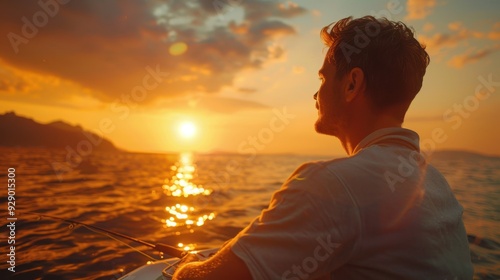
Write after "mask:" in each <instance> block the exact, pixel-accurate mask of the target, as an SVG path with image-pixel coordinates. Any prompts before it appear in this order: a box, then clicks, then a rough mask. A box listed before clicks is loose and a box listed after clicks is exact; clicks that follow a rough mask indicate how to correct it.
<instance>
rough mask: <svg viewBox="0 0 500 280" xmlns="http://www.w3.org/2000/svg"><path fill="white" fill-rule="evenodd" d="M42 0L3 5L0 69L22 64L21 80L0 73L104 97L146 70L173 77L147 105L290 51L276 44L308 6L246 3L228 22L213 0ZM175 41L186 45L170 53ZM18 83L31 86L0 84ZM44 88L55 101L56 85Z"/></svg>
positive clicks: (214, 86) (224, 80) (209, 89)
mask: <svg viewBox="0 0 500 280" xmlns="http://www.w3.org/2000/svg"><path fill="white" fill-rule="evenodd" d="M56 1H57V0H47V1H40V3H52V4H54V3H58V2H56ZM38 3H39V2H38V1H29V2H19V1H2V2H1V3H0V18H2V25H1V26H0V33H1V34H6V35H8V34H11V35H10V37H9V38H10V39H5V38H6V37H4V39H3V40H0V59H1V62H0V70H1V69H2V68H9V67H15V68H17V69H18V70H19V71H17V72H16V73H17V74H18V75H19V77H7V76H5V75H4V74H2V73H0V80H5V79H7V78H9V79H11V78H13V79H14V80H15V79H18V80H19V79H22V73H23V71H29V72H34V73H37V74H39V75H47V76H54V77H57V78H58V79H61V80H63V81H68V82H71V83H74V84H76V85H79V86H80V87H81V88H82V89H83V88H85V89H89V90H88V91H87V92H88V93H89V94H91V95H92V97H93V98H97V99H99V100H100V101H104V102H110V101H113V100H115V99H117V98H121V96H123V95H124V94H130V93H131V90H132V89H133V88H134V87H136V86H138V85H141V84H142V82H143V79H144V77H145V76H146V75H147V74H148V70H146V69H147V67H149V68H150V69H159V71H161V72H165V73H168V75H165V78H164V80H163V81H162V83H160V84H159V85H158V86H157V87H155V88H154V89H151V90H150V94H148V98H147V99H146V100H145V103H147V102H149V103H153V102H154V101H155V100H157V99H168V98H173V97H178V96H186V95H189V94H193V93H200V92H203V93H208V94H213V93H216V92H218V91H219V90H220V89H222V88H223V87H226V86H232V85H233V82H234V79H235V77H236V76H237V75H238V73H240V72H241V71H243V70H246V69H260V68H262V67H264V66H265V65H266V63H269V62H273V61H279V60H280V59H283V58H284V56H285V53H286V50H285V49H284V48H283V47H282V46H280V45H279V44H278V43H276V41H277V40H278V39H279V38H280V37H281V36H290V35H293V34H295V28H294V27H292V26H291V25H289V24H287V23H286V22H285V20H286V19H288V18H292V17H295V16H299V15H302V14H304V13H305V12H306V10H305V9H304V8H302V7H300V6H298V5H296V4H293V3H290V4H287V5H285V4H281V3H280V1H278V0H271V1H263V0H256V1H241V4H240V6H238V8H239V9H241V10H242V11H243V16H242V17H241V18H240V19H234V20H233V19H231V20H230V21H228V22H222V21H219V20H218V19H219V16H220V15H221V13H224V12H225V10H224V9H222V10H220V9H219V10H217V9H216V7H214V5H213V2H212V1H195V0H190V1H188V0H186V1H169V2H166V3H165V2H162V1H146V0H143V1H131V0H128V1H127V0H125V1H70V2H69V3H68V4H65V5H58V4H56V5H52V6H51V7H49V8H48V10H47V9H46V8H42V7H41V6H40V5H39V4H38ZM44 9H45V10H47V11H49V14H48V15H47V12H44V11H45V10H44ZM50 11H52V12H50ZM44 14H45V18H46V20H45V19H44V17H43V16H42V15H44ZM37 15H38V16H37ZM27 22H28V23H27ZM32 24H33V25H32ZM12 34H15V35H12ZM16 36H17V37H16ZM19 38H21V39H20V40H19ZM16 39H17V40H16ZM12 42H14V44H12ZM179 43H183V44H179ZM175 44H177V45H175ZM184 44H185V45H184ZM177 46H182V47H183V48H182V52H178V53H175V54H176V55H172V54H170V52H169V50H172V49H176V48H177ZM16 49H17V50H18V52H17V53H16ZM35 86H36V85H35ZM16 87H17V88H20V89H22V90H24V89H26V88H25V87H22V84H20V83H19V82H11V83H9V84H6V83H5V82H3V83H2V84H0V97H1V96H2V95H3V94H5V92H7V91H13V90H14V91H15V90H16ZM1 88H4V90H3V91H2V90H1ZM72 92H75V91H72ZM43 94H44V95H45V98H49V99H50V98H53V97H52V95H51V93H50V91H45V92H44V93H43ZM71 94H72V93H71V92H68V93H67V95H71ZM75 94H76V93H75ZM78 94H81V93H78ZM57 96H58V98H60V96H59V95H57ZM54 98H55V97H54Z"/></svg>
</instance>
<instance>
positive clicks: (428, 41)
mask: <svg viewBox="0 0 500 280" xmlns="http://www.w3.org/2000/svg"><path fill="white" fill-rule="evenodd" d="M493 28H494V29H493V30H491V31H487V32H479V31H473V30H469V29H467V28H466V27H465V26H464V25H463V24H462V23H461V22H451V23H449V24H448V30H449V32H447V33H438V32H437V33H434V35H431V36H427V35H420V36H418V39H419V41H420V42H422V43H424V44H425V45H426V47H427V51H428V52H429V53H430V54H441V53H443V52H444V51H445V50H449V49H453V48H455V47H457V46H458V45H459V43H462V42H468V40H471V39H483V40H489V41H497V40H500V34H497V33H496V32H497V31H496V30H495V26H494V27H493ZM497 35H498V36H497Z"/></svg>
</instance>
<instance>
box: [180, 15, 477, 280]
mask: <svg viewBox="0 0 500 280" xmlns="http://www.w3.org/2000/svg"><path fill="white" fill-rule="evenodd" d="M321 36H322V38H323V40H324V41H325V43H326V44H327V46H328V47H329V50H328V53H327V54H326V57H325V60H324V63H323V67H322V68H321V70H320V71H319V78H320V80H321V86H320V88H319V91H318V92H317V93H316V94H315V95H314V98H315V100H316V108H317V109H318V119H317V121H316V124H315V128H316V131H317V132H319V133H323V134H328V135H332V136H335V137H337V138H338V139H340V141H341V143H342V146H343V147H344V149H345V151H346V152H347V154H348V155H349V156H348V157H346V158H341V159H336V160H331V161H326V162H312V163H307V164H304V165H302V166H301V167H300V168H298V169H297V170H296V171H295V172H294V173H293V174H292V175H291V176H290V178H289V179H288V180H287V181H286V182H285V183H284V185H283V186H282V188H281V189H280V190H279V191H278V192H276V193H275V194H274V195H273V198H272V200H271V203H270V205H269V207H268V208H267V209H265V210H264V211H262V213H261V215H260V216H259V217H258V218H256V219H255V220H254V221H253V222H252V223H251V224H250V225H249V226H247V227H246V228H245V229H243V230H242V231H241V232H240V233H239V234H238V235H237V236H236V237H235V238H234V239H233V240H231V241H230V242H229V243H228V244H226V245H225V246H224V247H223V248H222V249H221V250H220V252H219V253H218V254H216V255H215V256H214V257H213V258H211V259H209V260H207V261H203V262H192V263H188V264H185V265H182V266H181V267H180V269H178V271H177V272H176V274H175V276H174V279H238V280H244V279H254V280H264V279H288V280H299V279H384V280H386V279H418V280H422V279H426V280H427V279H441V280H445V279H472V274H473V269H472V265H471V260H470V254H469V247H468V242H467V237H466V233H465V229H464V225H463V222H462V211H463V209H462V207H461V206H460V204H459V203H458V202H457V200H456V199H455V197H454V195H453V193H452V192H451V190H450V187H449V185H448V183H447V182H446V180H445V179H444V177H443V176H442V175H441V174H440V173H439V172H438V171H437V170H436V169H434V168H433V167H432V166H430V165H429V164H428V163H427V162H426V160H425V159H424V158H423V157H422V156H421V155H420V150H419V144H418V143H419V138H418V135H417V134H416V133H415V132H413V131H411V130H407V129H403V128H401V125H402V123H403V119H404V116H405V113H406V111H407V109H408V107H409V105H410V103H411V101H412V100H413V98H414V97H415V95H416V94H417V92H418V91H420V88H421V86H422V80H423V76H424V74H425V70H426V67H427V65H428V64H429V61H430V60H429V56H428V55H427V53H426V52H425V49H424V47H422V46H421V45H420V44H419V43H418V41H417V40H416V39H415V38H414V34H413V32H412V31H411V30H410V29H409V28H408V27H406V25H404V24H403V23H401V22H392V21H388V20H386V19H375V18H373V17H370V16H367V17H363V18H359V19H352V18H345V19H342V20H340V21H338V22H337V23H335V24H334V25H333V26H331V25H330V26H327V27H325V28H323V30H322V31H321Z"/></svg>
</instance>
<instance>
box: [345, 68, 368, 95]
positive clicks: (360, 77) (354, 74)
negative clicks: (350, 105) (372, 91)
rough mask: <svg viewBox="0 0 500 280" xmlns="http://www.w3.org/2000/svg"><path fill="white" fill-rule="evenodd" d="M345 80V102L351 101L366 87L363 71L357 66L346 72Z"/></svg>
mask: <svg viewBox="0 0 500 280" xmlns="http://www.w3.org/2000/svg"><path fill="white" fill-rule="evenodd" d="M345 82H346V84H345V87H346V90H345V100H346V101H347V102H351V101H353V100H354V99H355V98H356V97H357V96H359V95H361V94H362V93H363V92H364V91H365V89H366V81H365V73H364V72H363V70H361V68H359V67H355V68H353V69H351V71H349V73H347V75H346V80H345Z"/></svg>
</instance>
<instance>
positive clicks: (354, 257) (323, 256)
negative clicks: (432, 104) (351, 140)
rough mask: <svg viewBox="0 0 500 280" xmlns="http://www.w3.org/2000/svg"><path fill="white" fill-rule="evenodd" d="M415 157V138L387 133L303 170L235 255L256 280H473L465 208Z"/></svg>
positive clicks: (238, 242) (235, 247)
mask: <svg viewBox="0 0 500 280" xmlns="http://www.w3.org/2000/svg"><path fill="white" fill-rule="evenodd" d="M418 150H419V148H418V135H417V134H416V133H414V132H413V131H410V130H406V129H402V128H386V129H381V130H378V131H375V132H374V133H372V134H370V135H369V136H367V137H366V138H365V139H363V140H362V141H361V142H360V144H359V145H358V147H357V148H356V150H355V153H354V155H352V156H351V157H348V158H343V159H337V160H332V161H328V162H316V163H309V164H306V165H303V166H302V167H301V168H299V169H298V170H297V171H296V172H295V173H294V174H293V175H292V176H291V177H290V178H289V180H288V181H287V182H286V183H285V184H284V185H283V187H282V188H281V189H280V190H279V191H278V192H276V194H275V195H274V196H273V199H272V200H271V203H270V206H269V208H268V209H266V210H264V211H263V212H262V214H261V216H260V217H258V218H257V219H256V220H254V222H253V223H252V224H250V225H249V226H248V227H247V228H245V229H244V230H243V231H242V232H240V234H239V235H238V236H237V237H236V238H235V239H234V240H233V242H232V244H231V249H232V251H233V252H234V253H235V254H236V255H237V256H238V257H240V258H241V259H242V260H243V261H244V262H245V263H246V265H247V267H248V268H249V270H250V272H251V273H252V276H253V278H254V279H314V278H316V277H320V276H322V275H325V274H329V273H330V274H331V275H332V279H415V280H417V279H418V280H420V279H472V273H473V271H472V266H471V261H470V255H469V248H468V242H467V238H466V233H465V229H464V226H463V223H462V210H463V209H462V207H461V206H460V204H459V203H458V202H457V200H456V199H455V197H454V195H453V193H452V192H451V190H450V188H449V186H448V184H447V183H446V180H445V179H444V178H443V176H442V175H441V174H440V173H439V172H438V171H437V170H436V169H434V168H433V167H432V166H430V165H428V164H426V163H425V160H423V159H422V158H418V155H419V153H418Z"/></svg>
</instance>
